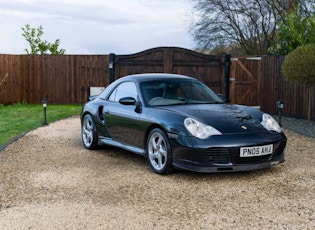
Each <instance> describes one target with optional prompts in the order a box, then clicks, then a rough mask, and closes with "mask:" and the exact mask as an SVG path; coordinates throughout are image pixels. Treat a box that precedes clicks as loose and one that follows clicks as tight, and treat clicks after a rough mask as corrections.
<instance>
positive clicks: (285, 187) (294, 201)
mask: <svg viewBox="0 0 315 230" xmlns="http://www.w3.org/2000/svg"><path fill="white" fill-rule="evenodd" d="M291 122H292V121H291ZM295 122H297V123H296V125H298V123H299V121H295ZM283 127H284V128H285V129H284V132H285V134H286V135H287V137H288V145H287V149H286V157H285V158H286V161H285V162H284V163H283V164H280V165H277V166H274V167H272V168H270V169H266V170H258V171H252V172H241V173H219V174H201V173H192V172H185V171H179V172H176V173H174V174H171V175H166V176H160V175H157V174H154V173H153V172H152V171H151V170H150V167H149V165H148V163H147V161H146V159H145V158H142V157H140V156H137V155H135V154H132V153H129V152H126V151H123V150H119V149H116V148H110V147H108V148H104V149H101V150H97V151H89V150H86V149H84V148H83V146H82V144H81V136H80V120H79V118H78V117H74V118H69V119H64V120H61V121H58V122H54V123H51V124H49V125H48V126H46V127H41V128H38V129H36V130H33V131H31V132H29V133H27V134H26V135H25V136H24V137H22V138H20V139H18V140H17V141H15V142H13V143H11V144H10V145H8V146H7V147H6V148H5V149H3V150H1V151H0V229H48V230H49V229H227V228H232V229H315V167H314V165H315V153H314V149H315V139H313V138H311V137H306V136H304V135H300V134H297V133H296V132H293V131H291V130H289V129H290V126H289V125H288V123H287V121H286V120H283ZM310 127H311V126H309V129H310ZM312 127H314V126H312ZM314 133H315V132H314V130H313V131H312V132H311V134H314Z"/></svg>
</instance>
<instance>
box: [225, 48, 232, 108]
mask: <svg viewBox="0 0 315 230" xmlns="http://www.w3.org/2000/svg"><path fill="white" fill-rule="evenodd" d="M230 68H231V54H226V55H225V78H224V79H225V102H226V103H230Z"/></svg>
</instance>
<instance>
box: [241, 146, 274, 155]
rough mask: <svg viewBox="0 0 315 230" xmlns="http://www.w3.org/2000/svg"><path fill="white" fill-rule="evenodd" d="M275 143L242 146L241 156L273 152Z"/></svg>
mask: <svg viewBox="0 0 315 230" xmlns="http://www.w3.org/2000/svg"><path fill="white" fill-rule="evenodd" d="M272 151H273V145H264V146H251V147H242V148H241V149H240V157H256V156H263V155H268V154H272Z"/></svg>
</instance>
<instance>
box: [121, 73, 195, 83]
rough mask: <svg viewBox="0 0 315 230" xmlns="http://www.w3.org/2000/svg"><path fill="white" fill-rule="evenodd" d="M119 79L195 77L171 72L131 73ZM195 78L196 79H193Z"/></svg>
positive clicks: (144, 79) (141, 79) (140, 79)
mask: <svg viewBox="0 0 315 230" xmlns="http://www.w3.org/2000/svg"><path fill="white" fill-rule="evenodd" d="M120 79H121V80H134V81H139V82H141V81H146V80H159V79H195V78H192V77H189V76H186V75H181V74H171V73H142V74H132V75H127V76H125V77H122V78H120ZM195 80H196V79H195Z"/></svg>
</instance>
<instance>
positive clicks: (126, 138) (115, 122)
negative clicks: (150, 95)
mask: <svg viewBox="0 0 315 230" xmlns="http://www.w3.org/2000/svg"><path fill="white" fill-rule="evenodd" d="M126 97H130V98H134V99H136V100H137V98H138V90H137V87H136V85H135V83H134V82H131V81H128V82H123V83H121V84H120V85H118V86H117V87H116V88H115V89H114V90H113V92H112V93H111V95H110V96H109V98H108V101H107V103H106V106H105V107H104V109H103V117H104V120H105V125H106V127H107V131H108V133H109V135H110V137H111V138H112V139H113V140H114V141H117V142H120V143H122V144H127V145H131V146H136V147H143V146H141V145H142V141H141V139H142V138H141V136H143V135H144V133H143V131H141V130H140V124H139V116H140V114H139V113H138V112H137V111H136V105H124V104H121V103H119V100H120V99H122V98H126Z"/></svg>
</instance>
